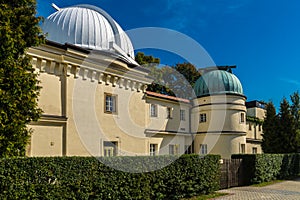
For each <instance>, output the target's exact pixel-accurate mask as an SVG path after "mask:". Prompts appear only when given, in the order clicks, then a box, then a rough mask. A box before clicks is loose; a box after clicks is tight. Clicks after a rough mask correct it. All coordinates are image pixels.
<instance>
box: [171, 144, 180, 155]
mask: <svg viewBox="0 0 300 200" xmlns="http://www.w3.org/2000/svg"><path fill="white" fill-rule="evenodd" d="M178 154H179V144H169V155H178Z"/></svg>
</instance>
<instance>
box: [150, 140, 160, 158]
mask: <svg viewBox="0 0 300 200" xmlns="http://www.w3.org/2000/svg"><path fill="white" fill-rule="evenodd" d="M157 146H158V145H157V144H154V143H150V145H149V155H150V156H156V155H157Z"/></svg>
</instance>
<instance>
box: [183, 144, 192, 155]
mask: <svg viewBox="0 0 300 200" xmlns="http://www.w3.org/2000/svg"><path fill="white" fill-rule="evenodd" d="M184 149H185V154H192V153H193V151H192V145H185V146H184Z"/></svg>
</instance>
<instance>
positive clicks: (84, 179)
mask: <svg viewBox="0 0 300 200" xmlns="http://www.w3.org/2000/svg"><path fill="white" fill-rule="evenodd" d="M103 159H105V162H110V163H113V164H114V165H115V166H120V165H122V166H124V167H125V168H126V165H127V167H132V163H134V165H133V166H136V167H142V168H143V169H144V170H147V166H146V165H145V163H147V162H148V163H149V162H153V163H164V162H166V161H168V160H169V159H174V157H170V156H157V157H112V158H103ZM219 160H220V156H216V155H209V156H206V157H204V158H203V157H199V156H197V155H183V156H181V157H180V158H178V159H177V160H175V162H173V163H172V164H171V165H169V166H167V167H165V168H162V169H161V170H156V171H152V172H147V173H128V172H123V171H118V170H115V169H113V168H110V167H108V166H106V165H104V164H103V163H102V162H99V161H98V160H97V159H95V158H93V157H84V158H83V157H52V158H14V159H0V191H1V193H0V199H114V200H115V199H179V198H183V197H191V196H194V195H198V194H208V193H210V192H213V191H215V190H218V188H219V180H220V172H219V168H220V164H219Z"/></svg>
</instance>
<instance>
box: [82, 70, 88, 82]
mask: <svg viewBox="0 0 300 200" xmlns="http://www.w3.org/2000/svg"><path fill="white" fill-rule="evenodd" d="M82 70H83V73H82V79H83V80H86V79H87V76H88V73H89V70H88V69H82Z"/></svg>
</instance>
